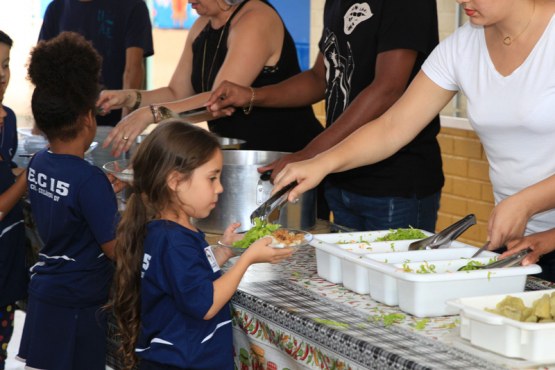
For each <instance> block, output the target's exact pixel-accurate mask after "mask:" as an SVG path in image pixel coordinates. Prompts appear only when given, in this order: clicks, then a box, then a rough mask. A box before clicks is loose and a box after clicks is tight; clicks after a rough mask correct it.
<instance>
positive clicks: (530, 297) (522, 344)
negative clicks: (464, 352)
mask: <svg viewBox="0 0 555 370" xmlns="http://www.w3.org/2000/svg"><path fill="white" fill-rule="evenodd" d="M554 291H555V290H537V291H532V292H521V293H511V294H510V295H511V296H514V297H520V298H522V300H523V301H524V303H525V304H526V306H528V307H531V306H532V302H534V301H535V300H536V299H539V298H541V297H542V296H543V295H544V294H551V293H552V292H554ZM507 295H509V294H496V295H487V296H480V297H466V298H459V299H454V300H449V301H448V302H447V304H448V305H449V306H451V307H453V308H456V309H457V310H460V316H461V329H460V336H461V337H462V338H463V339H467V340H469V341H470V343H471V344H473V345H475V346H478V347H482V348H485V349H487V350H490V351H492V352H495V353H499V354H501V355H503V356H507V357H514V358H523V359H525V360H529V361H534V362H540V363H553V362H555V351H554V350H553V343H555V323H524V322H520V321H516V320H512V319H509V318H507V317H504V316H500V315H496V314H494V313H491V312H487V311H484V308H486V307H487V308H495V306H496V304H497V303H499V302H500V301H501V300H503V299H504V298H505V297H506V296H507Z"/></svg>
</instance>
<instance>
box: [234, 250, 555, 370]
mask: <svg viewBox="0 0 555 370" xmlns="http://www.w3.org/2000/svg"><path fill="white" fill-rule="evenodd" d="M276 270H277V271H278V272H277V273H276V276H278V277H280V278H281V279H280V280H272V281H261V282H255V281H251V282H242V283H241V285H240V287H239V290H238V292H237V294H236V295H235V296H234V297H233V299H232V308H233V327H234V336H235V338H234V341H235V351H236V358H235V361H236V365H237V368H238V369H242V368H244V369H259V368H260V369H266V368H267V369H271V368H275V369H279V370H282V369H285V368H289V369H294V368H303V369H304V368H306V369H390V368H395V369H433V368H436V369H500V368H523V367H524V368H530V367H537V364H533V363H531V362H527V361H524V360H518V359H508V358H505V357H502V356H500V355H496V354H493V353H491V352H488V351H485V350H481V349H478V348H475V347H472V346H471V345H470V344H469V343H464V340H463V339H460V338H459V336H458V331H457V330H458V325H459V318H458V316H444V317H436V318H427V319H421V318H417V317H413V316H411V315H409V314H406V313H403V312H401V311H400V310H399V308H398V307H390V306H386V305H383V304H380V303H377V302H375V301H373V300H372V299H371V298H370V297H369V296H368V295H359V294H356V293H354V292H351V291H349V290H347V289H345V288H343V287H342V286H341V285H337V284H332V283H330V282H327V281H325V280H323V279H321V278H319V277H318V275H317V274H316V266H315V253H314V248H312V247H309V248H306V249H305V250H302V251H299V252H297V253H296V255H294V258H293V261H291V262H290V263H287V264H281V265H280V266H279V269H276ZM246 277H247V278H248V276H246ZM247 280H248V279H247ZM549 288H553V285H552V284H551V283H549V282H546V281H543V280H539V279H535V278H529V279H528V281H527V290H538V289H549ZM261 354H263V356H262V355H261ZM284 358H287V361H284ZM289 360H292V361H289ZM272 363H273V364H272ZM281 363H283V364H284V365H280V364H281ZM291 363H292V364H293V365H291ZM269 364H272V365H271V366H270V365H269Z"/></svg>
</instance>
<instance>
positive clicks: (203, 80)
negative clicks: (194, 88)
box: [201, 22, 227, 92]
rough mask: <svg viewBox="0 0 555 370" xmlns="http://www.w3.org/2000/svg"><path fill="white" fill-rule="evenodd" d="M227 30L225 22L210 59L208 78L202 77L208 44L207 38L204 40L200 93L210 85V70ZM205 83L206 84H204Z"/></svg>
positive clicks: (212, 67)
mask: <svg viewBox="0 0 555 370" xmlns="http://www.w3.org/2000/svg"><path fill="white" fill-rule="evenodd" d="M226 28H227V22H226V23H225V24H224V25H223V27H222V29H221V30H220V38H219V39H218V44H217V45H216V51H215V52H214V56H213V57H212V63H210V69H209V70H208V76H206V77H205V76H204V65H205V62H206V44H207V42H208V37H206V39H204V49H203V52H202V68H201V85H202V91H203V92H204V91H206V87H208V84H209V83H210V78H211V77H212V70H213V69H214V63H215V62H216V58H217V57H218V51H220V45H221V43H222V38H223V36H224V33H225V29H226ZM205 81H206V82H205Z"/></svg>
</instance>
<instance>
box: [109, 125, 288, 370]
mask: <svg viewBox="0 0 555 370" xmlns="http://www.w3.org/2000/svg"><path fill="white" fill-rule="evenodd" d="M132 166H133V174H134V175H133V176H134V179H133V186H132V189H131V191H132V194H131V196H130V197H129V198H128V200H127V203H126V209H125V212H124V214H123V216H122V220H121V222H120V224H119V226H118V230H117V238H116V261H117V262H116V274H115V277H114V284H115V290H114V296H113V299H114V300H113V302H112V304H113V309H114V313H115V316H116V320H117V323H118V327H119V330H120V334H121V339H122V349H123V353H124V359H125V362H126V365H127V366H130V367H132V366H133V365H134V364H135V362H136V358H135V354H136V355H137V356H138V357H140V359H141V361H140V369H141V370H152V369H172V370H176V369H212V370H215V369H218V370H233V368H234V365H233V348H232V341H233V338H232V330H231V313H230V307H229V300H230V299H231V297H232V296H233V294H234V293H235V291H236V290H237V286H238V285H239V282H240V280H241V278H242V276H243V274H244V273H245V271H246V270H247V268H248V267H249V266H250V265H251V264H253V263H257V262H278V261H281V260H283V259H285V258H287V257H289V256H290V255H291V253H292V252H293V251H292V250H291V248H285V249H274V248H271V247H268V244H269V243H270V242H271V239H270V238H263V239H261V240H259V241H257V242H255V243H253V244H252V245H251V246H250V247H249V248H248V249H247V250H246V251H245V252H244V253H243V254H242V256H241V257H240V258H239V259H238V261H237V262H236V263H235V264H234V265H233V266H232V267H231V268H230V269H229V270H228V271H227V272H226V273H224V274H222V272H221V271H220V266H221V265H222V264H223V263H224V262H225V261H226V260H227V259H228V258H229V257H230V255H231V252H230V250H229V249H228V248H216V249H214V250H212V249H211V247H210V246H209V245H208V243H207V242H206V240H205V235H204V233H203V232H202V231H200V230H198V229H197V228H196V227H195V226H194V225H193V224H191V220H190V218H191V217H194V218H204V217H207V216H208V215H209V214H210V212H211V211H212V209H214V207H215V206H216V202H217V201H218V195H219V194H220V193H221V192H222V191H223V188H222V185H221V183H220V174H221V171H222V152H221V150H220V148H219V144H218V140H217V138H216V137H215V136H214V135H213V134H211V133H210V132H208V131H206V130H203V129H202V128H199V127H195V126H193V125H189V124H186V123H183V122H181V121H178V120H176V121H169V122H165V123H163V124H162V125H160V126H159V127H158V128H156V129H155V130H154V131H153V132H152V133H151V134H150V135H149V136H148V137H147V138H146V139H145V140H144V141H143V142H142V143H141V145H140V147H139V148H138V150H137V152H136V154H135V155H134V157H133V159H132ZM238 226H239V224H238V223H235V224H233V225H231V226H230V227H228V229H227V230H226V232H225V234H224V240H223V241H224V242H226V243H230V242H232V241H233V239H237V237H238V236H239V235H237V234H234V230H235V229H236V228H237V227H238Z"/></svg>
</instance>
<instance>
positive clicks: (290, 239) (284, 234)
mask: <svg viewBox="0 0 555 370" xmlns="http://www.w3.org/2000/svg"><path fill="white" fill-rule="evenodd" d="M265 236H270V237H271V238H272V239H273V240H272V243H271V244H270V246H271V247H272V248H286V247H291V248H293V249H295V250H298V249H299V248H301V247H304V246H307V245H308V243H310V241H311V240H312V234H310V233H308V232H306V231H302V230H296V229H288V228H283V227H281V225H280V224H272V223H269V222H266V221H263V220H261V219H259V218H256V219H255V220H254V226H253V227H252V228H251V229H250V230H248V231H247V232H246V233H245V235H244V236H243V238H242V239H241V240H238V241H236V242H234V243H233V245H226V244H223V243H221V242H218V244H219V245H221V246H224V247H228V248H231V250H232V251H233V253H234V254H235V255H239V254H242V253H243V252H244V251H245V250H247V248H248V247H249V246H250V245H251V244H252V243H254V242H255V241H257V240H258V239H260V238H263V237H265Z"/></svg>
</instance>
